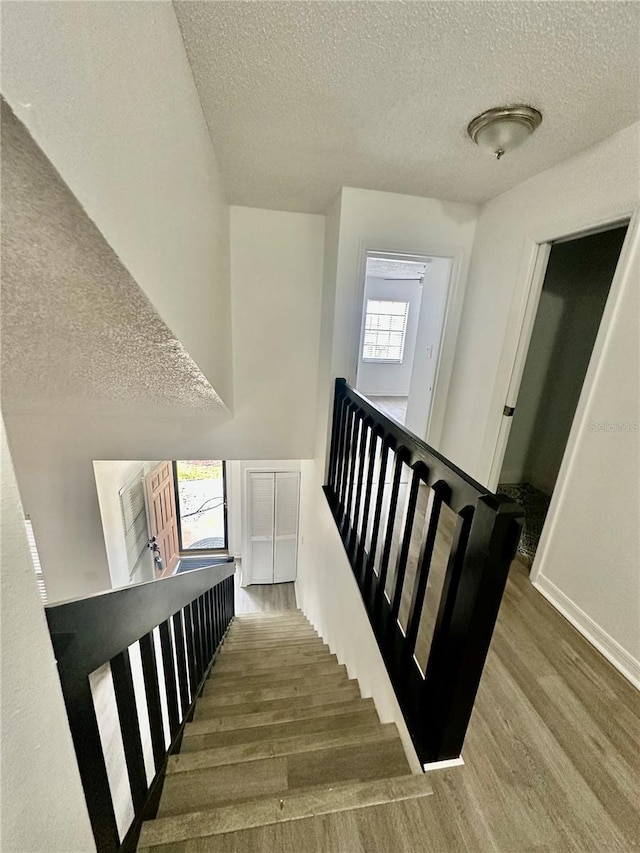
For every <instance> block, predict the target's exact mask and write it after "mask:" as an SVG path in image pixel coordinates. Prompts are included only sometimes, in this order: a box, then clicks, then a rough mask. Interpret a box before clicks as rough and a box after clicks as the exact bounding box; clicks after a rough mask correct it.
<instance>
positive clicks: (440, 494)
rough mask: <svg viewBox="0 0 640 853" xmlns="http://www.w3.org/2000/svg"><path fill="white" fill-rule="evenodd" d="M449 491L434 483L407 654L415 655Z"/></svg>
mask: <svg viewBox="0 0 640 853" xmlns="http://www.w3.org/2000/svg"><path fill="white" fill-rule="evenodd" d="M447 492H448V489H447V486H446V484H445V483H443V482H442V481H440V482H438V483H435V484H434V486H433V492H432V500H431V512H430V514H429V522H428V524H427V526H426V529H425V531H424V536H423V537H422V544H421V546H420V557H419V559H418V570H417V572H416V577H415V581H414V584H413V592H412V594H411V603H410V604H409V615H408V617H407V640H406V650H407V655H413V653H414V652H415V648H416V640H417V639H418V630H419V628H420V619H421V618H422V609H423V606H424V597H425V593H426V591H427V582H428V580H429V569H430V568H431V558H432V556H433V549H434V546H435V544H436V536H437V535H438V523H439V520H440V510H441V508H442V503H443V501H444V498H445V496H446V494H447Z"/></svg>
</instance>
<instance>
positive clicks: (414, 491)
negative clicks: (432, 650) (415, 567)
mask: <svg viewBox="0 0 640 853" xmlns="http://www.w3.org/2000/svg"><path fill="white" fill-rule="evenodd" d="M420 469H421V466H420V465H417V466H416V467H415V468H414V469H413V473H412V476H411V487H410V489H409V500H408V502H407V516H406V519H405V526H404V536H403V537H402V545H401V548H400V553H399V554H398V563H397V566H396V573H395V576H394V578H393V597H392V600H391V612H390V613H389V628H393V626H394V625H395V623H396V621H397V619H398V613H399V612H400V603H401V601H402V590H403V587H404V576H405V573H406V571H407V559H408V558H409V547H410V545H411V534H412V533H413V522H414V519H415V515H416V504H417V502H418V490H419V488H420V480H421V477H420V473H421V471H420Z"/></svg>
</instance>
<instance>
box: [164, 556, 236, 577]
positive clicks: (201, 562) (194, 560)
mask: <svg viewBox="0 0 640 853" xmlns="http://www.w3.org/2000/svg"><path fill="white" fill-rule="evenodd" d="M221 563H233V557H183V558H182V559H181V560H180V562H179V563H178V568H177V569H176V574H177V575H179V574H181V573H182V572H192V571H193V570H194V569H206V568H207V566H219V565H220V564H221Z"/></svg>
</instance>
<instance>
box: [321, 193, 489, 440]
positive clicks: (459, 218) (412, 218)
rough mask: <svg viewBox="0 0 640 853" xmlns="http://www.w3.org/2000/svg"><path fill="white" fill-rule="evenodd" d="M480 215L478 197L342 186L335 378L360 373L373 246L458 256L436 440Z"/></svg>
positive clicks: (333, 349) (433, 425)
mask: <svg viewBox="0 0 640 853" xmlns="http://www.w3.org/2000/svg"><path fill="white" fill-rule="evenodd" d="M476 216H477V207H476V206H475V205H471V204H458V203H454V202H444V201H439V200H437V199H432V198H415V197H413V196H404V195H397V194H395V193H384V192H374V191H372V190H358V189H352V188H350V187H345V188H344V189H343V190H342V194H341V201H340V223H339V236H338V254H337V264H336V281H335V294H336V297H335V304H334V313H333V329H332V347H331V353H332V357H331V365H330V375H329V379H328V381H329V382H330V381H331V379H332V378H335V377H336V376H344V377H345V378H346V379H347V380H348V381H349V383H350V384H354V382H355V379H356V369H357V364H358V345H359V341H360V334H359V332H360V324H361V316H362V300H363V292H364V274H365V263H366V253H367V251H368V250H377V251H384V252H398V253H404V254H417V255H429V256H433V255H437V256H440V257H445V258H446V257H448V258H453V273H452V282H451V294H450V300H449V308H448V314H447V320H446V333H445V336H444V342H443V349H442V353H441V359H440V371H439V376H438V384H437V387H436V390H435V396H434V407H433V413H432V418H431V425H430V434H429V440H430V442H431V443H433V444H434V446H436V447H437V446H438V441H439V434H440V424H441V421H442V415H443V405H444V402H445V399H446V393H447V388H448V385H449V381H450V377H451V371H452V367H453V364H452V357H453V351H454V348H455V343H456V337H457V329H458V323H459V318H460V310H461V307H462V298H463V296H464V288H465V281H466V275H467V267H468V263H469V258H470V255H471V247H472V244H473V237H474V233H475V226H476ZM329 286H330V287H332V285H331V284H329ZM322 381H327V380H325V379H324V378H323V380H322Z"/></svg>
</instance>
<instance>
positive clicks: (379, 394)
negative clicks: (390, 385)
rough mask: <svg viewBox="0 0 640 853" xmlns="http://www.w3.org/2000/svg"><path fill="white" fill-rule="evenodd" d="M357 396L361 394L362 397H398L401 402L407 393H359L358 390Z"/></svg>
mask: <svg viewBox="0 0 640 853" xmlns="http://www.w3.org/2000/svg"><path fill="white" fill-rule="evenodd" d="M358 394H362V396H363V397H399V398H400V399H401V400H405V399H406V398H407V397H408V396H409V392H408V391H407V393H406V394H399V393H398V392H397V391H361V390H360V389H358Z"/></svg>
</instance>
